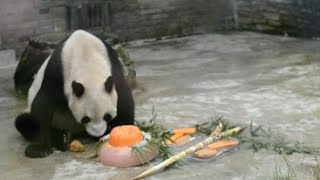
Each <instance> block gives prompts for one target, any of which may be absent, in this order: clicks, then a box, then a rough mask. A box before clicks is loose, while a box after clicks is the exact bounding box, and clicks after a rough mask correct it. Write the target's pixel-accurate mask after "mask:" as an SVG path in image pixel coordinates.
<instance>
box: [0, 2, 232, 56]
mask: <svg viewBox="0 0 320 180" xmlns="http://www.w3.org/2000/svg"><path fill="white" fill-rule="evenodd" d="M232 8H233V6H232V3H231V0H230V1H229V0H0V28H1V29H0V36H1V37H2V48H14V49H16V50H17V54H18V55H20V54H21V52H22V50H23V49H24V47H25V46H26V44H27V40H28V38H29V37H31V36H34V35H37V34H41V33H50V32H63V31H67V30H73V29H77V28H82V29H97V28H103V29H104V30H105V31H107V32H112V33H115V34H117V35H118V36H119V37H121V38H122V40H132V39H137V38H150V37H161V36H164V35H172V34H179V35H187V34H194V33H203V32H212V31H214V30H223V29H230V26H233V25H234V23H233V14H232ZM96 21H99V22H98V23H96ZM99 25H100V26H99ZM0 39H1V38H0Z"/></svg>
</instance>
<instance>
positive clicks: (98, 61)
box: [27, 30, 118, 137]
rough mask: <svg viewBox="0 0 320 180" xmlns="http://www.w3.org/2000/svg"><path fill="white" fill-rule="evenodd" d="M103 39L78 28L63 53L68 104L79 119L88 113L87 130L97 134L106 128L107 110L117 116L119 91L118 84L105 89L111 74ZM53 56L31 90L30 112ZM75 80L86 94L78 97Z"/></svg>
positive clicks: (65, 91) (94, 134)
mask: <svg viewBox="0 0 320 180" xmlns="http://www.w3.org/2000/svg"><path fill="white" fill-rule="evenodd" d="M108 57H109V56H108V54H107V50H106V47H105V45H104V44H103V42H102V41H101V40H100V39H98V38H97V37H95V36H93V35H92V34H90V33H87V32H85V31H82V30H77V31H75V32H74V33H72V34H71V36H70V37H69V38H68V39H67V40H66V41H65V43H64V45H63V48H62V53H61V60H62V67H63V70H62V71H63V77H64V94H65V96H66V98H67V101H68V106H69V108H70V110H71V112H72V114H73V116H74V117H75V119H76V121H77V122H79V123H81V119H82V118H83V117H85V116H88V117H89V118H90V119H91V121H90V122H89V123H87V124H85V129H86V131H87V132H88V133H89V134H90V135H92V136H95V137H100V136H102V135H103V133H105V132H106V129H107V123H106V121H104V120H103V116H104V115H105V114H106V113H107V114H109V115H111V117H112V118H114V117H115V116H116V115H117V101H118V95H117V92H116V90H115V86H113V89H112V91H111V93H110V94H109V93H107V92H106V91H105V87H104V83H105V82H106V80H107V78H108V77H109V76H111V62H110V60H109V59H106V58H108ZM49 59H50V57H48V58H47V60H46V61H45V62H44V63H43V64H42V66H41V68H40V69H39V71H38V73H37V75H36V77H35V80H34V82H33V84H32V86H31V87H30V89H29V94H28V108H27V111H28V112H30V110H31V105H32V102H33V100H34V98H35V96H36V94H37V93H38V91H39V89H40V87H41V84H42V81H43V78H44V74H45V70H46V68H47V64H48V62H49ZM72 81H76V82H78V83H81V84H82V85H83V86H84V88H85V92H84V94H83V95H82V96H81V97H80V98H79V97H76V96H75V95H74V94H73V92H72V87H71V84H72Z"/></svg>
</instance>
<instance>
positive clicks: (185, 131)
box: [173, 128, 196, 134]
mask: <svg viewBox="0 0 320 180" xmlns="http://www.w3.org/2000/svg"><path fill="white" fill-rule="evenodd" d="M195 132H196V128H180V129H174V130H173V133H174V134H177V133H183V134H194V133H195Z"/></svg>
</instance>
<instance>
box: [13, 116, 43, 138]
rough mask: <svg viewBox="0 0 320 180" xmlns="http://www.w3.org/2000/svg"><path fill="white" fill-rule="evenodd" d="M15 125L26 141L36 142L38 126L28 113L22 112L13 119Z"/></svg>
mask: <svg viewBox="0 0 320 180" xmlns="http://www.w3.org/2000/svg"><path fill="white" fill-rule="evenodd" d="M15 127H16V129H17V130H18V131H19V132H20V134H21V135H22V136H23V137H24V138H25V139H26V140H28V141H31V142H38V141H39V138H40V137H39V132H40V126H39V124H38V123H37V122H36V121H35V119H34V118H33V117H32V115H31V114H30V113H22V114H20V115H19V116H18V117H17V118H16V120H15Z"/></svg>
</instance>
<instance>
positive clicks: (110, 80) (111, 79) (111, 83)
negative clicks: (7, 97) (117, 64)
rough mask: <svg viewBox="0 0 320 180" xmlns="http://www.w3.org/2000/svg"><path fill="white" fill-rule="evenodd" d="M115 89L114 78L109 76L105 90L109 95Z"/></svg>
mask: <svg viewBox="0 0 320 180" xmlns="http://www.w3.org/2000/svg"><path fill="white" fill-rule="evenodd" d="M112 87H113V77H112V76H109V77H108V79H107V81H106V82H105V83H104V88H105V90H106V91H107V93H109V94H110V93H111V91H112Z"/></svg>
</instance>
